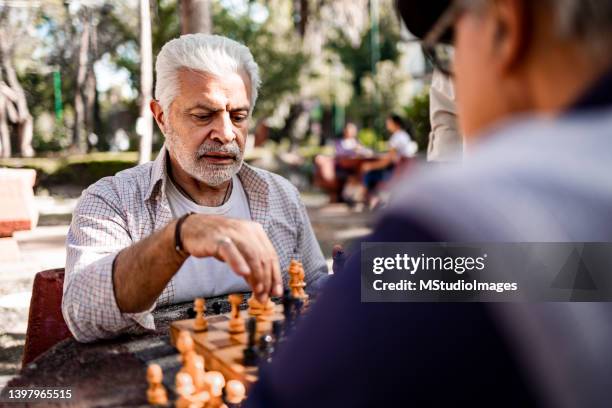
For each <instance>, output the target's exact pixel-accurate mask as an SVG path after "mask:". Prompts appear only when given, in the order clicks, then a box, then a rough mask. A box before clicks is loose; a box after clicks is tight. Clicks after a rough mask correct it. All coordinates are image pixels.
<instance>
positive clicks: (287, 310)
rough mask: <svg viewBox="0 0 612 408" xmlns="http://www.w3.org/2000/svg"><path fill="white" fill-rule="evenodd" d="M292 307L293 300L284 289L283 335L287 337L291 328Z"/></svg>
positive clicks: (289, 293)
mask: <svg viewBox="0 0 612 408" xmlns="http://www.w3.org/2000/svg"><path fill="white" fill-rule="evenodd" d="M293 305H294V298H293V297H292V296H291V292H290V291H289V290H288V289H285V293H284V295H283V315H284V316H285V327H284V335H285V336H287V335H288V334H289V331H290V330H291V327H292V326H293Z"/></svg>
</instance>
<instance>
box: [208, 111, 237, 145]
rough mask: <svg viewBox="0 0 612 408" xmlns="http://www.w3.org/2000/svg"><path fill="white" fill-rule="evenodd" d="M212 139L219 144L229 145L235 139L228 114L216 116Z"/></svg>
mask: <svg viewBox="0 0 612 408" xmlns="http://www.w3.org/2000/svg"><path fill="white" fill-rule="evenodd" d="M212 138H213V139H215V140H217V141H218V142H220V143H221V144H227V143H230V142H232V141H233V140H234V139H235V138H236V135H235V134H234V127H233V125H232V119H231V118H230V115H229V113H227V112H226V113H223V114H221V115H219V116H218V118H217V120H216V121H215V128H214V130H213V134H212Z"/></svg>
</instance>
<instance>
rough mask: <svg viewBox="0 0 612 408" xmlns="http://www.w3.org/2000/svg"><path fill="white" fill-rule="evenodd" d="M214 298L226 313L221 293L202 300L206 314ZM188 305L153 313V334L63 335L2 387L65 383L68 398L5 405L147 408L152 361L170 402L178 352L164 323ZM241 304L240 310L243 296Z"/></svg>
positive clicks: (181, 314)
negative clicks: (88, 339)
mask: <svg viewBox="0 0 612 408" xmlns="http://www.w3.org/2000/svg"><path fill="white" fill-rule="evenodd" d="M215 301H219V302H220V304H221V313H226V312H229V311H230V305H229V303H228V302H227V298H226V297H220V298H211V299H207V300H206V309H207V311H206V314H207V315H210V314H212V307H211V306H212V303H213V302H215ZM191 306H192V303H183V304H178V305H172V306H169V307H164V308H160V309H158V310H156V311H155V312H153V315H154V318H155V324H156V330H155V331H154V332H148V333H146V334H139V335H137V334H124V335H121V336H120V337H117V338H115V339H113V340H104V341H99V342H96V343H91V344H81V343H78V342H77V341H75V340H74V339H66V340H64V341H62V342H60V343H58V344H57V345H55V346H54V347H52V348H51V349H49V350H48V351H46V352H45V353H44V354H42V355H41V356H39V357H38V358H37V359H36V360H34V361H33V362H32V363H30V364H29V365H27V366H25V367H24V368H23V369H22V370H21V372H20V373H19V375H18V376H16V377H14V378H13V379H12V380H10V381H9V382H8V384H7V387H70V388H71V389H72V394H73V398H72V399H70V400H66V401H64V402H61V403H45V404H41V403H29V405H28V404H27V403H22V404H16V403H11V404H10V405H7V406H10V407H17V406H35V407H41V406H50V407H117V406H120V407H148V406H149V405H148V404H147V399H146V390H147V381H146V369H147V365H148V364H150V363H157V364H159V365H160V366H161V367H162V370H163V373H164V380H163V383H164V385H165V386H166V389H167V390H168V397H169V399H170V401H172V400H174V395H173V392H172V390H173V389H174V386H173V383H174V377H175V375H176V373H177V372H178V370H179V369H180V362H179V360H178V353H177V351H176V349H175V348H174V347H173V346H172V345H171V344H170V335H169V333H170V331H169V327H170V323H171V322H173V321H175V320H181V319H187V318H188V309H189V308H190V307H191ZM241 308H246V296H245V301H244V302H243V304H242V306H241ZM0 406H2V403H1V402H0Z"/></svg>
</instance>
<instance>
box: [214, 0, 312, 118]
mask: <svg viewBox="0 0 612 408" xmlns="http://www.w3.org/2000/svg"><path fill="white" fill-rule="evenodd" d="M213 11H214V17H213V21H214V32H215V33H216V34H220V35H224V36H226V37H229V38H232V39H234V40H236V41H238V42H241V43H243V44H246V45H247V46H248V47H249V49H250V50H251V53H252V54H253V58H255V61H257V62H258V64H259V67H260V69H259V73H260V76H261V80H262V86H261V88H260V91H259V98H258V100H257V105H256V107H255V112H254V117H255V120H257V119H259V118H265V117H268V116H270V115H272V113H273V112H274V111H275V110H276V108H277V107H278V102H279V101H280V100H282V99H283V97H284V96H286V95H290V94H295V93H297V92H298V91H299V89H300V83H299V78H300V72H301V70H302V68H303V67H304V65H305V64H306V62H307V56H306V55H305V54H304V53H303V52H302V51H301V50H300V47H299V46H295V47H290V46H287V45H288V44H287V42H288V41H290V40H291V37H292V35H293V36H295V34H294V33H291V32H289V33H286V35H287V36H288V37H289V38H287V39H281V38H278V36H277V35H276V34H275V33H273V32H272V31H271V27H273V25H274V21H271V20H272V15H273V14H272V13H271V14H270V16H269V17H268V19H267V20H266V21H264V22H263V23H262V24H258V23H256V22H254V21H253V20H252V19H251V17H249V15H248V13H246V14H243V15H235V13H232V12H231V11H230V10H228V9H226V8H224V7H222V6H220V5H218V4H215V6H214V7H213ZM294 40H295V41H299V40H298V39H297V38H294Z"/></svg>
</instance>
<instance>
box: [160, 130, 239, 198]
mask: <svg viewBox="0 0 612 408" xmlns="http://www.w3.org/2000/svg"><path fill="white" fill-rule="evenodd" d="M165 135H166V145H167V147H168V150H169V151H170V152H171V153H173V154H174V157H175V158H176V160H177V161H178V164H179V165H180V166H181V168H182V169H183V170H184V171H185V172H186V173H187V174H189V175H190V176H191V177H193V178H195V179H196V180H199V181H201V182H202V183H204V184H206V185H208V186H211V187H216V186H219V185H221V184H223V183H225V182H226V181H229V180H230V179H231V178H232V177H233V176H234V175H235V174H237V173H238V171H240V168H241V167H242V163H243V155H244V152H243V151H241V150H240V148H239V146H238V144H237V143H236V142H235V141H233V142H232V143H230V144H228V145H221V144H220V143H218V142H215V141H212V140H206V141H205V142H204V143H202V144H201V145H200V147H199V148H198V150H197V151H195V152H193V151H190V150H189V149H188V148H187V147H186V146H185V143H183V140H182V139H181V137H180V136H179V135H178V134H177V133H176V132H175V131H174V129H173V128H172V126H170V125H169V124H168V130H167V132H166V134H165ZM211 150H214V151H217V152H226V153H231V154H233V155H235V157H236V160H235V161H234V163H232V164H228V165H218V164H212V163H209V162H207V160H206V159H205V158H203V157H202V156H203V155H204V154H205V153H207V152H209V151H211Z"/></svg>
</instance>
